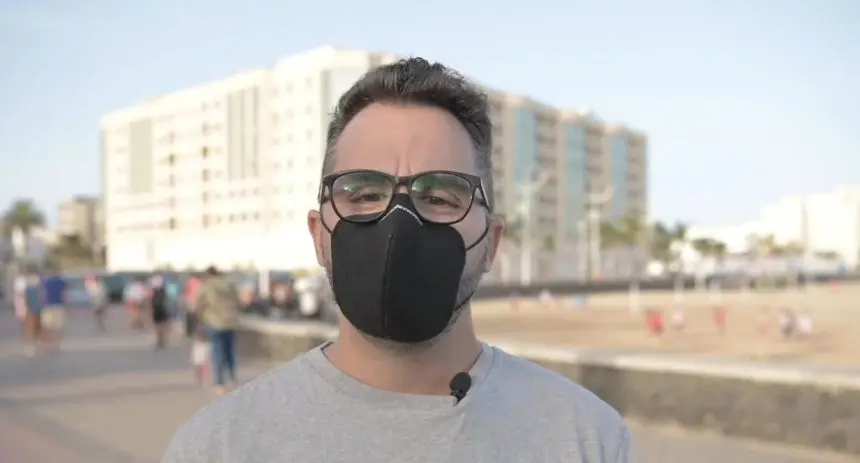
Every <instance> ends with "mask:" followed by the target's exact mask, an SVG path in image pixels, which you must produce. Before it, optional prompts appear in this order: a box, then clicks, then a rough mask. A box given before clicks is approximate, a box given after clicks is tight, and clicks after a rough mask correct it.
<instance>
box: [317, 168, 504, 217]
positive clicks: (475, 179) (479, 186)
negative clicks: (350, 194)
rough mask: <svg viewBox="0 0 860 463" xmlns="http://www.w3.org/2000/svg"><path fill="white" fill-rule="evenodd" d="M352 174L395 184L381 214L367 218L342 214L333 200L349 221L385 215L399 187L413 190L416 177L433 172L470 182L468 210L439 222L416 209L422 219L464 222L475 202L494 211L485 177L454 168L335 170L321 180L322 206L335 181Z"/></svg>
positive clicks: (339, 214) (337, 212)
mask: <svg viewBox="0 0 860 463" xmlns="http://www.w3.org/2000/svg"><path fill="white" fill-rule="evenodd" d="M350 174H377V175H382V176H384V177H386V178H388V179H390V180H392V181H393V186H392V188H391V195H390V196H389V198H388V204H386V206H385V208H383V209H382V211H381V212H379V214H377V215H374V216H371V217H369V218H367V219H361V220H355V219H350V218H347V217H344V216H342V215H341V213H340V211H338V210H337V206H335V204H334V201H332V204H331V206H332V209H334V213H335V214H337V216H338V217H339V218H340V219H341V220H346V221H347V222H353V223H369V222H373V221H375V220H378V219H379V218H381V217H383V216H384V215H385V213H386V212H388V210H389V209H390V208H391V203H392V202H393V201H394V195H395V194H396V193H397V189H398V188H399V187H401V186H405V187H406V190H407V191H412V184H413V183H414V182H415V180H416V179H418V178H421V177H424V176H427V175H432V174H447V175H453V176H456V177H460V178H462V179H463V180H466V181H467V182H469V192H470V198H469V207H468V208H466V212H464V213H463V216H462V217H460V218H459V219H457V220H455V221H453V222H438V221H435V220H430V219H427V218H426V217H424V216H423V215H421V213H420V211H416V212H418V214H419V215H421V219H422V220H425V221H427V222H429V223H435V224H440V225H454V224H456V223H460V222H462V221H463V220H465V219H466V217H468V216H469V213H470V212H472V206H474V205H475V203H478V205H479V206H482V207H484V208H485V209H487V212H489V213H491V214H492V212H493V207H492V204H491V203H490V201H488V200H487V198H488V196H487V188H486V187H485V186H484V179H482V178H481V177H480V176H478V175H473V174H467V173H465V172H457V171H453V170H426V171H424V172H418V173H415V174H412V175H406V176H397V175H391V174H389V173H387V172H382V171H380V170H373V169H352V170H345V171H343V172H335V173H333V174H329V175H326V176H324V177H323V178H322V180H321V181H320V190H319V194H318V195H317V200H318V202H319V204H320V206H322V205H323V204H325V203H326V202H328V201H331V192H332V190H333V189H334V183H335V182H336V181H337V180H338V179H339V178H341V177H343V176H345V175H350ZM326 191H328V195H326ZM476 191H480V192H481V194H480V196H479V195H476V194H475V192H476Z"/></svg>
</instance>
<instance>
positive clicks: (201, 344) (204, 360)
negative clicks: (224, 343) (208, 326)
mask: <svg viewBox="0 0 860 463" xmlns="http://www.w3.org/2000/svg"><path fill="white" fill-rule="evenodd" d="M211 353H212V345H211V344H210V343H209V339H208V338H207V337H206V332H205V331H204V330H202V329H200V330H197V333H195V339H194V343H193V344H192V345H191V365H192V366H193V368H194V380H195V382H196V383H197V384H198V385H202V384H204V382H205V381H206V373H207V372H208V371H209V366H210V361H211V358H212V357H211V355H212V354H211Z"/></svg>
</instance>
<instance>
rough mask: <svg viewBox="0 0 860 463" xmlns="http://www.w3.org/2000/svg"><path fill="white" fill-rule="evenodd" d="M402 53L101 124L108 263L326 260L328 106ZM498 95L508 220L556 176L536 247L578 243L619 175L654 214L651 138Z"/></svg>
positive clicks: (331, 51) (539, 272) (308, 263)
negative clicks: (589, 212) (316, 232)
mask: <svg viewBox="0 0 860 463" xmlns="http://www.w3.org/2000/svg"><path fill="white" fill-rule="evenodd" d="M396 59H397V57H396V56H394V55H391V54H388V53H374V52H367V51H360V50H343V49H335V48H332V47H326V48H320V49H315V50H311V51H308V52H306V53H302V54H298V55H295V56H291V57H288V58H285V59H283V60H281V61H279V62H278V63H277V64H276V65H275V66H274V67H273V68H270V69H257V70H250V71H247V72H243V73H241V74H238V75H234V76H231V77H228V78H226V79H223V80H220V81H218V82H213V83H210V84H205V85H201V86H198V87H194V88H190V89H186V90H183V91H179V92H176V93H172V94H169V95H164V96H159V97H156V98H153V99H150V100H148V101H145V102H143V103H141V104H138V105H135V106H133V107H130V108H126V109H122V110H118V111H115V112H113V113H110V114H108V115H106V116H104V117H103V119H102V124H101V125H102V151H103V160H104V164H103V169H104V185H105V192H104V193H105V199H104V201H105V223H106V242H107V248H108V263H107V265H108V268H109V269H111V270H136V269H151V268H158V267H171V268H174V269H185V268H195V269H200V268H203V267H205V266H208V265H217V266H219V267H222V268H227V269H230V268H251V267H253V268H258V269H266V268H277V269H292V268H308V267H314V266H316V258H315V256H314V253H313V246H312V243H311V240H310V236H309V234H308V232H307V225H306V214H307V211H308V210H309V209H311V208H314V207H316V206H317V205H316V194H317V190H318V185H319V175H320V170H321V165H322V155H323V151H324V147H325V132H326V128H327V125H328V122H329V120H330V114H331V111H332V109H333V107H334V105H335V104H336V102H337V100H338V98H339V97H340V96H341V95H342V94H343V92H344V91H346V90H347V89H348V88H349V87H350V86H352V84H353V83H354V82H355V81H356V80H357V79H358V78H360V77H361V76H362V75H363V74H364V73H365V72H367V71H368V70H370V69H371V68H373V67H376V66H379V65H382V64H386V63H389V62H392V61H394V60H396ZM489 93H490V100H491V101H490V102H491V111H492V117H493V121H494V124H495V127H494V130H495V140H496V141H495V146H494V149H493V156H494V163H495V165H494V170H495V172H494V173H495V176H496V191H495V192H494V196H495V200H496V204H497V205H498V210H497V212H499V213H500V214H504V215H506V216H507V217H512V216H513V215H516V214H517V213H518V212H517V211H518V209H520V208H518V206H519V205H521V203H522V202H523V201H522V197H523V194H522V190H521V188H519V185H522V184H524V183H527V182H528V179H529V178H534V177H536V176H537V174H538V172H541V171H546V172H549V173H550V177H549V179H548V180H547V182H546V183H545V185H544V187H543V188H541V189H540V190H539V191H537V192H536V193H535V194H534V195H533V197H534V198H535V201H534V202H533V203H532V207H531V209H530V210H531V211H532V215H531V216H532V217H533V218H534V220H535V229H536V230H539V232H537V233H535V240H536V241H540V242H557V243H558V242H563V241H565V240H568V241H569V240H571V239H573V238H572V237H573V236H574V234H573V232H572V230H575V229H576V224H577V223H579V218H576V216H578V215H581V214H582V213H583V201H584V197H585V195H586V194H587V192H588V191H591V190H595V189H597V188H599V187H600V185H601V184H602V182H607V181H613V179H614V177H613V176H612V175H613V174H612V172H616V174H615V177H618V178H624V179H627V178H632V177H636V176H637V175H639V176H641V178H638V177H637V178H634V182H632V183H631V185H632V186H631V187H629V188H627V187H624V188H619V191H624V192H628V193H625V195H627V196H622V195H619V198H621V197H624V198H628V197H630V198H633V199H632V200H630V201H625V202H624V204H628V203H629V204H630V206H629V207H630V208H631V210H636V211H639V212H641V213H642V214H645V213H646V210H645V206H644V204H645V195H644V191H645V182H646V180H645V170H644V167H642V168H635V169H627V168H626V166H627V165H628V164H629V165H631V166H644V164H645V156H646V153H645V141H644V137H643V136H642V135H641V134H635V133H632V132H629V131H628V132H625V131H624V129H609V128H607V127H606V126H605V125H604V124H602V123H601V122H599V121H598V120H597V119H596V118H594V117H593V116H591V115H589V114H582V113H570V114H568V113H565V112H563V111H560V110H558V109H555V108H552V107H549V106H546V105H542V104H539V103H536V102H534V101H531V100H529V99H527V98H522V97H518V96H514V95H510V94H505V93H503V92H497V91H490V92H489ZM613 133H625V134H626V136H627V138H625V140H629V141H625V142H624V143H622V145H624V146H623V147H622V148H623V149H621V148H618V149H616V156H615V159H616V162H615V166H616V167H615V168H614V170H613V167H612V163H611V159H612V155H611V154H608V153H610V151H611V149H610V144H609V143H608V142H607V140H609V138H608V137H610V136H612V135H611V134H613ZM616 145H618V143H616ZM622 158H623V159H624V160H623V162H621V159H622ZM628 158H629V159H631V161H630V162H629V163H628V162H627V159H628ZM619 166H620V167H619ZM619 169H620V170H619ZM618 172H624V175H620V174H618ZM619 175H620V176H619ZM636 195H639V196H636ZM624 207H628V206H626V205H625V206H624ZM518 255H519V254H518ZM533 259H534V260H535V261H534V263H533V265H532V268H534V269H535V276H534V278H535V279H538V280H540V279H553V278H554V277H555V274H556V273H558V272H556V271H555V270H553V269H555V268H556V267H557V266H556V265H545V264H546V261H547V259H552V254H551V253H548V252H544V253H540V252H536V253H534V256H533ZM505 273H507V275H506V279H507V278H517V277H516V275H513V274H510V273H509V272H505ZM493 277H494V278H501V277H502V275H501V271H499V272H495V273H494V276H493Z"/></svg>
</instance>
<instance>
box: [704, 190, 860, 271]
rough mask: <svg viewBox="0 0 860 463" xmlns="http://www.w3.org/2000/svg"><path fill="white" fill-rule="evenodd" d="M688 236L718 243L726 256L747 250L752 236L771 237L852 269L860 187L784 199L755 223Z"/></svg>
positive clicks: (859, 251)
mask: <svg viewBox="0 0 860 463" xmlns="http://www.w3.org/2000/svg"><path fill="white" fill-rule="evenodd" d="M689 235H690V238H691V239H695V238H700V237H708V238H713V239H717V240H720V241H722V242H724V243H726V245H727V248H728V250H729V252H744V251H746V250H748V248H749V243H750V237H752V236H768V235H773V237H774V238H775V239H776V241H777V243H779V244H788V243H795V244H798V245H801V246H805V248H806V249H807V251H808V252H809V253H810V254H815V253H834V254H837V255H838V256H839V257H840V259H841V260H842V261H843V262H844V263H845V265H846V266H847V267H850V268H855V267H857V265H858V263H860V261H858V260H860V187H843V188H838V189H836V190H834V191H832V192H829V193H817V194H811V195H805V196H794V197H788V198H784V199H781V200H779V201H777V202H775V203H772V204H768V205H765V206H764V207H762V208H761V213H760V215H759V218H758V219H757V220H754V221H750V222H746V223H743V224H738V225H731V226H725V227H714V228H696V227H694V228H691V229H690V232H689Z"/></svg>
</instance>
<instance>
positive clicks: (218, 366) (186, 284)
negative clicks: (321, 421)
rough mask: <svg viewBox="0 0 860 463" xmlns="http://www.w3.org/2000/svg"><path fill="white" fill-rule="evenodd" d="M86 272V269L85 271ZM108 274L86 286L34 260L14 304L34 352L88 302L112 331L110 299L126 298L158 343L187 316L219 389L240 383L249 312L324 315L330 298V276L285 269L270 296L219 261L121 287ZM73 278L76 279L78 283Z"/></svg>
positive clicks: (18, 283) (53, 343) (54, 342)
mask: <svg viewBox="0 0 860 463" xmlns="http://www.w3.org/2000/svg"><path fill="white" fill-rule="evenodd" d="M78 278H79V277H78ZM108 281H109V280H107V278H106V277H105V276H103V275H97V274H90V275H86V276H84V277H83V288H82V290H83V294H80V291H78V290H79V289H80V288H78V287H76V286H75V285H74V283H76V279H75V278H74V277H69V276H64V275H62V274H59V273H53V272H48V273H40V272H39V271H38V269H36V268H28V269H27V270H26V271H25V272H23V273H22V274H20V275H18V277H16V279H15V291H14V293H15V294H14V306H15V312H16V315H17V318H18V320H19V322H20V325H21V331H22V335H23V336H22V337H23V340H24V350H25V353H26V355H27V356H34V355H36V354H37V353H38V352H39V351H44V352H45V353H57V352H59V350H60V341H61V338H62V332H63V326H64V320H65V314H66V310H67V309H68V308H69V307H72V306H86V307H88V308H89V309H90V311H91V313H92V318H93V322H94V326H95V330H96V332H97V333H104V332H106V331H107V323H106V320H107V318H108V313H109V312H111V311H110V307H111V306H114V305H117V303H118V304H120V305H121V306H122V307H123V308H124V309H125V313H126V319H127V322H128V325H129V327H130V328H131V329H132V330H135V331H142V330H145V329H148V328H149V329H152V331H153V334H154V346H155V348H156V349H163V348H164V347H165V346H166V345H167V343H168V340H169V338H170V333H171V332H172V330H171V327H173V326H176V324H175V323H174V322H180V323H181V324H182V325H183V328H184V330H183V331H184V334H185V336H186V337H187V338H188V339H190V340H192V349H191V357H192V363H193V365H194V371H195V377H196V378H197V380H198V381H200V382H203V380H204V379H203V377H204V376H203V375H204V374H205V373H206V372H208V371H209V370H211V373H212V382H213V384H214V386H215V389H216V392H217V393H219V394H221V393H224V392H227V391H229V390H230V389H232V387H234V386H235V384H236V358H235V357H236V356H235V340H234V338H235V330H236V328H237V325H238V322H239V315H240V314H241V313H243V312H244V313H254V314H257V315H263V316H267V317H273V318H291V319H294V318H314V317H320V316H321V315H322V314H323V312H324V311H325V306H326V305H327V304H329V303H330V298H329V297H327V293H326V291H325V288H327V285H325V284H324V282H325V279H324V277H322V279H320V278H316V277H301V278H297V279H293V278H289V277H286V276H284V275H280V276H279V277H278V278H276V279H273V280H272V281H270V284H271V288H270V291H268V293H269V294H268V295H267V296H268V297H265V296H264V294H263V292H261V291H260V288H259V284H258V283H259V282H258V281H256V280H254V279H251V278H239V279H238V281H237V278H236V277H235V275H226V274H223V273H222V272H220V271H219V270H218V269H216V268H215V267H210V268H209V269H207V270H206V271H205V272H204V273H199V274H186V275H179V274H166V273H153V274H147V275H144V274H140V275H134V276H131V277H129V278H128V279H127V280H126V281H125V282H124V283H123V285H122V286H121V287H120V288H119V290H118V291H117V288H116V287H115V286H113V287H112V286H111V285H110V284H108ZM70 283H71V284H70Z"/></svg>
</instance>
